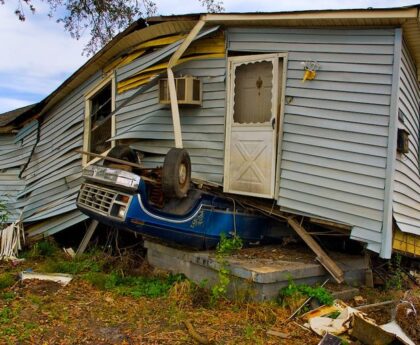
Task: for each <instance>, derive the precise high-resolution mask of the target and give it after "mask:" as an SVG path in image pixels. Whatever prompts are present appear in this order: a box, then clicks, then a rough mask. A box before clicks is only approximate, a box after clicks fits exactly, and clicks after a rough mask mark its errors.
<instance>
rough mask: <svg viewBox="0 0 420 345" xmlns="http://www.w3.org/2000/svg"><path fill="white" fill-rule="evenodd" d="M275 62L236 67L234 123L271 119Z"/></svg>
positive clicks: (261, 121) (258, 121) (260, 121)
mask: <svg viewBox="0 0 420 345" xmlns="http://www.w3.org/2000/svg"><path fill="white" fill-rule="evenodd" d="M272 86H273V64H272V63H271V62H269V61H262V62H255V63H249V64H243V65H241V66H238V67H236V69H235V96H234V101H235V103H234V110H233V121H234V123H239V124H245V123H264V122H268V121H270V119H271V108H272V105H271V100H272Z"/></svg>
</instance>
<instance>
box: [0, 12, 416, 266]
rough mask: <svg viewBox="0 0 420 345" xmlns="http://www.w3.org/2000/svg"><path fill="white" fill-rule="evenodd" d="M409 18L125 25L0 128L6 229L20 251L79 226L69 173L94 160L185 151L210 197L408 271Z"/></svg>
mask: <svg viewBox="0 0 420 345" xmlns="http://www.w3.org/2000/svg"><path fill="white" fill-rule="evenodd" d="M419 18H420V17H419V6H412V7H404V8H393V9H367V10H335V11H304V12H283V13H244V14H204V15H195V14H193V15H182V16H169V17H154V18H149V19H148V21H147V24H146V23H145V22H144V21H141V20H140V21H138V22H136V23H134V24H133V25H131V26H130V27H129V28H128V29H127V30H125V31H124V32H122V33H121V34H119V35H118V36H117V37H115V38H114V39H113V40H112V41H111V42H110V43H109V44H108V45H107V46H105V47H104V48H103V49H102V50H101V51H100V52H98V53H97V54H96V55H95V56H94V57H92V58H91V59H90V60H89V61H88V62H87V63H86V64H85V65H83V66H82V67H81V68H80V69H79V70H78V71H76V72H75V73H74V74H73V75H72V76H71V77H70V78H69V79H68V80H66V81H65V82H64V83H63V84H62V85H61V86H60V87H59V88H58V89H57V90H55V91H54V92H53V93H52V94H51V95H49V96H48V97H47V98H45V99H44V100H43V101H41V102H40V103H38V104H35V105H33V106H29V107H25V108H22V109H17V110H14V111H12V112H9V113H6V114H3V115H1V116H0V143H1V145H0V198H1V200H3V201H4V202H6V204H7V207H8V209H9V212H10V214H9V221H10V222H15V221H18V220H19V221H21V222H22V223H23V225H24V229H25V231H26V234H27V236H28V237H29V238H30V239H34V240H35V239H39V238H42V237H45V236H49V235H53V234H55V233H57V232H59V231H62V230H65V229H67V228H70V227H72V226H74V225H76V224H79V223H82V222H84V221H86V220H87V219H88V217H87V216H86V215H85V214H83V213H81V212H80V211H79V210H78V209H77V207H76V198H77V195H78V191H79V189H80V185H81V183H82V169H83V168H84V167H87V166H89V165H92V164H94V163H96V162H98V161H100V157H98V156H99V155H104V156H105V155H107V153H109V152H110V150H111V149H112V148H114V147H116V146H118V145H121V144H125V145H130V147H131V149H133V150H135V151H136V152H138V153H139V155H141V163H142V164H143V166H144V167H146V168H155V167H157V166H161V165H162V164H163V161H164V159H165V155H166V154H167V152H168V151H169V150H170V149H171V148H172V147H178V148H180V147H184V148H185V149H186V150H187V151H188V153H189V155H190V158H191V167H192V177H193V178H195V179H199V180H201V181H204V183H210V184H212V185H219V186H222V187H223V191H224V192H225V193H230V194H234V195H240V196H246V197H253V198H258V199H256V200H269V201H270V202H272V204H273V208H274V209H276V210H281V211H284V212H287V213H288V214H292V215H299V216H305V217H307V218H308V219H311V220H314V221H315V222H318V223H323V224H328V225H329V226H331V225H333V226H336V227H339V228H341V229H346V230H345V231H348V236H349V237H350V238H351V239H354V240H357V241H360V242H362V243H364V244H366V247H367V248H368V249H369V250H371V251H373V252H376V253H378V254H379V255H380V256H381V257H383V258H390V256H391V254H392V252H393V250H398V251H401V252H404V253H407V254H410V255H413V256H418V255H419V254H420V161H419V157H420V156H419V152H420V151H419V149H420V146H419V138H420V137H419V133H420V132H419V125H420V120H419V116H420V113H419V104H420V103H419V102H420V87H419V78H420V24H419ZM173 78H174V79H173ZM172 82H174V85H175V87H176V89H174V90H175V96H176V97H175V98H174V97H173V96H174V90H172V94H171V83H172ZM168 85H169V87H168ZM81 150H83V151H86V152H90V153H91V154H90V155H86V154H82V153H81Z"/></svg>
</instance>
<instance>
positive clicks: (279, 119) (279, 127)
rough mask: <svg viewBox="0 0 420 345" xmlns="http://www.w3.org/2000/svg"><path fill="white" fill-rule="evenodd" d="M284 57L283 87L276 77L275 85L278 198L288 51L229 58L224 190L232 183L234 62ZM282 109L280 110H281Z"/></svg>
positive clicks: (275, 189) (274, 195) (275, 147)
mask: <svg viewBox="0 0 420 345" xmlns="http://www.w3.org/2000/svg"><path fill="white" fill-rule="evenodd" d="M252 58H255V59H273V58H276V59H282V60H283V68H282V73H281V80H282V83H281V88H279V85H278V83H279V79H280V75H279V78H276V79H275V83H276V85H273V88H274V89H277V90H278V93H279V94H278V102H277V103H278V108H279V109H277V111H276V132H275V134H276V138H275V140H276V141H277V142H276V143H274V145H273V146H274V149H275V151H276V152H274V155H275V163H274V165H275V167H274V191H272V195H273V197H274V199H277V198H278V194H279V186H280V162H281V152H282V139H283V120H284V106H285V92H286V80H287V61H288V53H274V54H250V55H242V56H234V57H228V58H227V78H226V85H227V90H226V95H227V99H226V121H225V149H224V155H225V157H224V169H223V192H228V189H229V185H230V171H229V167H230V144H231V132H232V122H233V107H232V100H233V99H234V96H235V94H234V93H235V90H234V87H232V86H234V85H232V67H231V66H232V63H241V62H244V63H245V62H247V61H249V60H250V59H252ZM279 110H280V111H279ZM240 195H248V196H257V197H258V196H261V195H260V194H255V193H246V192H244V193H241V194H240Z"/></svg>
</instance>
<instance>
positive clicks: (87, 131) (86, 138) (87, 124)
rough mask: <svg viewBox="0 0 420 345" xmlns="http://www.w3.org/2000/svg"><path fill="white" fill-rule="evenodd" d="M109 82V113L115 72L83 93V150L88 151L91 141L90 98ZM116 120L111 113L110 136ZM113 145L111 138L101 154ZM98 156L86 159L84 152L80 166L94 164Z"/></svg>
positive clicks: (112, 103)
mask: <svg viewBox="0 0 420 345" xmlns="http://www.w3.org/2000/svg"><path fill="white" fill-rule="evenodd" d="M109 83H111V114H112V113H113V112H114V111H115V93H116V85H115V73H114V72H113V71H112V72H111V73H109V74H108V75H106V76H105V77H104V78H103V79H102V80H101V81H100V82H99V83H98V84H96V85H95V86H94V87H93V88H92V89H90V90H89V91H87V92H86V93H85V95H84V100H85V114H84V133H83V151H85V152H90V141H91V125H92V124H91V111H92V98H93V97H94V96H96V94H98V93H99V92H100V91H101V90H102V89H103V88H104V87H105V86H106V85H107V84H109ZM115 124H116V121H115V114H112V115H111V138H112V137H113V136H115V133H116V126H115ZM113 147H115V140H111V148H110V149H108V150H106V151H104V152H102V153H101V156H104V157H105V156H106V155H107V154H108V152H109V151H110V150H111V149H112V148H113ZM100 160H101V158H100V157H95V158H92V159H91V160H88V155H86V154H84V155H83V157H82V166H83V167H86V166H88V165H90V164H94V163H96V162H98V161H100Z"/></svg>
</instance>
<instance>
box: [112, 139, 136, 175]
mask: <svg viewBox="0 0 420 345" xmlns="http://www.w3.org/2000/svg"><path fill="white" fill-rule="evenodd" d="M106 156H107V157H111V158H117V159H121V160H123V161H127V162H130V163H138V159H137V154H136V152H135V151H134V150H133V149H132V148H130V146H128V145H117V146H114V147H113V148H112V149H111V150H110V151H109V152H108V154H107V155H106ZM104 166H106V167H108V168H115V169H121V170H125V171H133V167H131V166H129V165H125V164H123V163H115V162H112V161H108V160H106V159H105V160H104Z"/></svg>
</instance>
